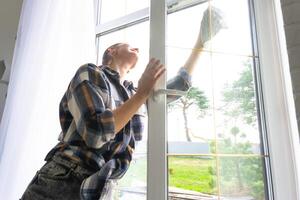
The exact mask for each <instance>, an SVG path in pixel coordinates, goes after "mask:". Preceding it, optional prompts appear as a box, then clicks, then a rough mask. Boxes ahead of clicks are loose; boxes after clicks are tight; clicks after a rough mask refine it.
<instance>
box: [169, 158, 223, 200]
mask: <svg viewBox="0 0 300 200" xmlns="http://www.w3.org/2000/svg"><path fill="white" fill-rule="evenodd" d="M168 166H169V168H168V173H169V199H202V198H203V199H211V200H213V199H215V200H217V199H218V198H217V196H216V194H217V184H216V160H215V159H214V158H213V157H209V156H207V157H204V156H202V157H200V156H169V157H168Z"/></svg>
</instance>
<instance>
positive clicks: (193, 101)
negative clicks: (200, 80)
mask: <svg viewBox="0 0 300 200" xmlns="http://www.w3.org/2000/svg"><path fill="white" fill-rule="evenodd" d="M168 107H169V109H170V110H172V109H180V110H181V111H182V115H183V119H184V130H185V135H186V139H187V141H189V142H191V141H192V138H191V135H190V131H189V126H188V116H187V114H188V110H189V109H191V108H193V107H195V109H196V112H197V113H198V117H203V116H204V114H205V112H206V110H207V108H208V99H207V97H206V96H205V95H204V92H202V91H201V90H199V89H198V88H196V87H191V88H190V89H189V91H188V92H187V94H186V95H185V96H183V97H181V98H179V99H178V100H177V101H175V102H173V103H171V104H169V105H168Z"/></svg>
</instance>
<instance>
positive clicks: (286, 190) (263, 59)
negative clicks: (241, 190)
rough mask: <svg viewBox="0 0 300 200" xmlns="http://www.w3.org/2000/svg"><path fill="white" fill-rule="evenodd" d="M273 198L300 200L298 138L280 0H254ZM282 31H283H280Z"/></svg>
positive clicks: (276, 199) (277, 199) (278, 199)
mask: <svg viewBox="0 0 300 200" xmlns="http://www.w3.org/2000/svg"><path fill="white" fill-rule="evenodd" d="M253 4H254V11H255V15H256V17H255V19H256V31H257V44H258V49H259V59H260V70H261V71H260V74H261V81H262V92H263V96H264V98H263V100H264V102H263V104H264V110H265V117H266V120H265V122H266V128H267V131H268V135H267V137H268V143H269V145H268V146H269V153H270V162H271V166H272V168H271V169H272V182H273V189H274V190H273V192H274V199H275V200H281V199H291V200H292V199H295V200H299V199H300V196H299V183H298V182H299V178H298V174H299V172H298V169H297V168H298V164H297V162H298V160H297V159H296V158H299V137H298V129H297V124H296V121H295V120H296V117H295V108H294V102H293V97H292V93H291V91H292V90H291V87H290V84H289V82H290V77H288V76H289V75H288V70H287V68H288V65H287V63H286V62H285V61H284V60H285V58H284V57H285V54H286V52H284V50H285V49H286V47H285V45H284V41H282V39H281V37H280V36H282V32H283V29H282V27H280V26H279V24H278V22H280V16H278V15H279V14H280V13H279V12H280V7H279V3H278V1H277V0H263V1H262V0H253ZM280 28H281V30H280Z"/></svg>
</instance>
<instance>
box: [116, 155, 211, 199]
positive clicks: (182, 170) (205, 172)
mask: <svg viewBox="0 0 300 200" xmlns="http://www.w3.org/2000/svg"><path fill="white" fill-rule="evenodd" d="M213 161H214V160H211V159H203V158H197V157H182V156H180V157H174V156H169V159H168V166H169V186H171V187H177V188H181V189H185V190H193V191H197V192H202V193H206V194H215V192H214V189H213V188H212V186H211V183H212V175H211V174H210V172H209V168H210V167H212V166H213V165H214V162H213ZM146 165H147V162H146V158H143V159H140V160H138V161H137V162H136V163H132V164H131V166H130V168H129V170H128V172H127V173H126V175H125V176H124V177H123V178H122V179H121V180H120V181H119V185H120V186H125V187H128V186H130V185H131V184H132V183H134V182H135V181H137V180H138V181H142V182H146V173H147V169H146Z"/></svg>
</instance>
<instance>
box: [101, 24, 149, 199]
mask: <svg viewBox="0 0 300 200" xmlns="http://www.w3.org/2000/svg"><path fill="white" fill-rule="evenodd" d="M137 35H138V36H139V37H137ZM119 42H122V43H128V44H130V45H131V46H133V47H137V48H139V60H138V63H137V65H136V66H135V69H133V71H130V73H129V74H128V75H127V77H126V78H127V79H128V80H130V81H133V82H134V84H135V85H137V84H136V83H137V82H138V80H139V78H140V76H141V74H142V72H143V71H144V68H145V67H146V64H147V63H148V60H149V58H148V57H149V22H144V23H141V24H138V25H134V26H132V27H129V28H126V29H122V30H119V31H116V32H113V33H110V34H108V35H104V36H101V37H100V38H99V51H98V52H99V53H98V65H100V64H101V59H102V54H103V53H104V51H105V49H106V48H107V47H109V46H111V45H113V44H115V43H119ZM145 122H146V124H145V127H147V120H145ZM146 178H147V128H145V132H144V133H143V140H142V141H140V142H137V143H136V149H135V152H134V154H133V160H132V162H131V164H130V167H129V170H128V171H127V173H126V174H125V175H124V177H123V178H122V179H121V180H119V181H118V183H117V184H116V186H115V187H114V198H113V199H114V200H128V199H130V200H143V199H146V191H147V189H146V188H147V180H146Z"/></svg>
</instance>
